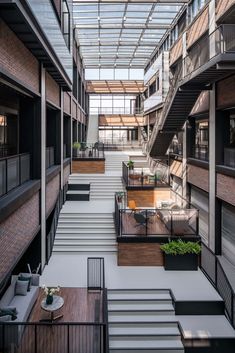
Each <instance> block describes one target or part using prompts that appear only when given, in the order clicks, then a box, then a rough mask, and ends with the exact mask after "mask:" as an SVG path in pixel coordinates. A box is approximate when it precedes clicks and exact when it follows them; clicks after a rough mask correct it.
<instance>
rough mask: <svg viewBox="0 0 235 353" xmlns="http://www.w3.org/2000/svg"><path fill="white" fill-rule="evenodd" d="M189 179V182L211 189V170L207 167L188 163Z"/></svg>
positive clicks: (206, 189)
mask: <svg viewBox="0 0 235 353" xmlns="http://www.w3.org/2000/svg"><path fill="white" fill-rule="evenodd" d="M187 179H188V183H190V184H192V185H195V186H197V187H198V188H200V189H202V190H205V191H207V192H208V191H209V171H208V170H207V169H204V168H200V167H197V166H195V165H191V164H188V170H187Z"/></svg>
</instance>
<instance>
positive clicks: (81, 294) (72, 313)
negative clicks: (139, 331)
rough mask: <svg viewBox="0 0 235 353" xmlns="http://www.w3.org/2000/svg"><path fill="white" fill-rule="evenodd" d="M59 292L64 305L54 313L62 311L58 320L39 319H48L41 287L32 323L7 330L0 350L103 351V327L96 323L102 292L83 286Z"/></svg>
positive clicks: (26, 352) (99, 318)
mask: <svg viewBox="0 0 235 353" xmlns="http://www.w3.org/2000/svg"><path fill="white" fill-rule="evenodd" d="M60 295H61V296H62V297H63V298H64V301H65V304H64V307H63V308H62V309H61V310H60V311H58V312H56V314H60V313H61V314H63V317H62V318H61V319H59V320H58V321H55V322H53V323H51V322H39V321H40V320H42V319H48V315H47V313H46V312H44V311H43V310H42V309H41V301H42V299H43V297H44V296H45V295H44V293H43V291H42V290H41V291H40V294H39V297H38V300H37V302H36V304H35V306H34V308H33V310H32V313H31V315H30V319H29V321H30V323H31V324H30V325H18V326H13V325H12V326H11V327H10V328H9V330H8V331H7V332H6V336H5V344H6V348H5V350H4V352H2V351H1V349H0V352H1V353H12V352H14V353H102V345H101V340H102V335H103V332H104V330H103V326H101V325H100V324H99V322H101V321H102V295H101V294H100V293H99V292H89V293H88V292H87V289H86V288H62V289H61V293H60ZM65 322H69V325H67V324H66V323H65ZM78 322H80V324H78ZM63 323H64V324H63Z"/></svg>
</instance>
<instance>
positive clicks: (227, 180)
mask: <svg viewBox="0 0 235 353" xmlns="http://www.w3.org/2000/svg"><path fill="white" fill-rule="evenodd" d="M216 196H217V197H218V198H220V199H221V200H224V201H226V202H228V203H230V204H232V205H234V206H235V178H233V177H230V176H227V175H223V174H219V173H218V174H217V192H216Z"/></svg>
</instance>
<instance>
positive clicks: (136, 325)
mask: <svg viewBox="0 0 235 353" xmlns="http://www.w3.org/2000/svg"><path fill="white" fill-rule="evenodd" d="M158 332H159V333H161V334H163V333H164V332H166V333H167V334H169V333H171V334H177V335H178V334H179V329H178V324H177V322H164V321H162V322H161V321H160V322H128V323H126V322H113V323H109V333H110V334H123V335H128V334H135V333H138V334H140V335H141V334H147V333H150V334H152V333H154V334H157V333H158Z"/></svg>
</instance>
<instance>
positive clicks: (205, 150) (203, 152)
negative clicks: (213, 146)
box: [191, 145, 209, 161]
mask: <svg viewBox="0 0 235 353" xmlns="http://www.w3.org/2000/svg"><path fill="white" fill-rule="evenodd" d="M191 156H192V158H195V159H200V160H202V161H209V146H207V145H195V146H193V148H192V154H191Z"/></svg>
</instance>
